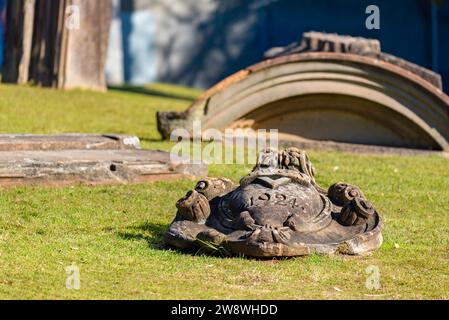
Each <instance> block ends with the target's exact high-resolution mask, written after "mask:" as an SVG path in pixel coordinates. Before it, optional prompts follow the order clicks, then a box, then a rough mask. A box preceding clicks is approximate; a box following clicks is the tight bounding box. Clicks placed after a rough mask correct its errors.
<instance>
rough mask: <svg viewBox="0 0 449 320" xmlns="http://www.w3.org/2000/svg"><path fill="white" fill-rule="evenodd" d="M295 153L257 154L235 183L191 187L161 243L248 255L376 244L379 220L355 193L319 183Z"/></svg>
mask: <svg viewBox="0 0 449 320" xmlns="http://www.w3.org/2000/svg"><path fill="white" fill-rule="evenodd" d="M314 174H315V170H314V167H313V166H312V163H311V162H310V160H309V158H308V157H307V155H306V154H305V153H304V152H302V151H300V150H299V149H296V148H289V149H286V150H284V151H282V152H280V153H279V152H277V151H271V150H268V151H267V152H264V153H261V154H260V156H259V160H258V163H257V165H256V166H255V167H254V169H253V170H252V171H251V173H250V174H248V175H247V176H245V177H243V178H242V179H241V180H240V184H239V185H238V186H233V185H232V182H231V181H230V180H228V179H225V178H206V179H203V180H201V181H199V182H198V184H197V185H196V187H195V189H194V190H192V191H189V192H188V193H187V195H186V196H185V197H183V198H181V199H180V200H179V201H178V203H177V204H176V206H177V208H178V213H177V214H176V217H175V219H174V220H173V222H172V224H171V225H170V228H169V230H168V232H167V233H166V235H165V242H166V243H167V244H168V245H171V246H175V247H178V248H187V249H193V250H198V249H200V248H206V249H211V248H215V249H216V250H220V248H221V249H223V250H225V251H226V252H230V253H232V254H235V255H240V254H243V255H245V256H253V257H284V256H300V255H306V254H310V253H314V252H315V253H326V254H332V253H345V254H362V253H366V252H369V251H372V250H375V249H377V248H379V246H380V245H381V243H382V235H381V228H382V220H381V218H380V216H379V214H378V212H377V211H376V209H375V208H374V207H373V205H372V204H371V203H370V202H369V201H368V200H367V199H366V197H365V196H364V195H363V193H362V192H361V191H360V189H359V188H357V187H355V186H351V185H348V184H343V183H336V184H334V185H332V186H331V187H330V188H329V189H328V190H325V189H323V188H321V187H320V186H318V184H317V183H316V181H315V178H314Z"/></svg>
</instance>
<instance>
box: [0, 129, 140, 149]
mask: <svg viewBox="0 0 449 320" xmlns="http://www.w3.org/2000/svg"><path fill="white" fill-rule="evenodd" d="M74 149H78V150H83V149H85V150H114V149H140V140H139V138H138V137H135V136H127V135H118V134H83V133H65V134H58V135H44V134H0V151H31V150H40V151H43V150H74Z"/></svg>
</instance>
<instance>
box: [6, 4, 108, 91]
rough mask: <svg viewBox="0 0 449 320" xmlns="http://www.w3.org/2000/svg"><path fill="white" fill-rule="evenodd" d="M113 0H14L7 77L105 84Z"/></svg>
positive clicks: (8, 29)
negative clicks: (105, 66)
mask: <svg viewBox="0 0 449 320" xmlns="http://www.w3.org/2000/svg"><path fill="white" fill-rule="evenodd" d="M111 16H112V4H111V1H110V0H95V1H92V0H51V1H48V0H10V1H8V7H7V22H6V39H5V62H4V74H3V82H10V83H19V84H22V83H28V82H31V83H34V84H37V85H41V86H46V87H56V88H74V87H81V88H89V89H97V90H104V89H105V88H106V83H105V77H104V65H105V63H106V52H107V46H108V37H109V27H110V21H111Z"/></svg>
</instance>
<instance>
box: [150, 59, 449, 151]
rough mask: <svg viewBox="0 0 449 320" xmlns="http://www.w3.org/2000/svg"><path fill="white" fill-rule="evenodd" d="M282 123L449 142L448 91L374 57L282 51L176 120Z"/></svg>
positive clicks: (323, 133)
mask: <svg viewBox="0 0 449 320" xmlns="http://www.w3.org/2000/svg"><path fill="white" fill-rule="evenodd" d="M193 120H201V121H202V128H203V129H207V128H217V129H221V130H223V129H225V128H229V127H231V128H232V127H252V128H254V129H259V128H264V129H271V128H277V129H279V132H280V133H281V134H282V135H284V136H290V137H296V138H306V139H314V140H330V141H336V142H348V143H360V144H371V145H381V146H395V147H408V148H421V149H433V150H445V151H448V150H449V142H448V141H449V97H448V96H447V95H445V94H444V93H443V92H442V91H441V90H440V89H439V88H437V87H436V86H434V85H432V84H431V83H430V82H428V81H426V80H425V79H423V78H422V77H420V76H418V75H416V74H414V73H412V72H410V71H409V70H406V69H404V68H401V67H400V66H397V65H394V64H391V63H388V62H385V61H381V60H379V59H376V58H375V57H368V56H359V55H354V54H347V53H345V54H342V53H335V52H309V53H301V54H292V55H287V56H281V57H277V58H274V59H268V60H265V61H263V62H261V63H259V64H256V65H254V66H251V67H249V68H247V69H244V70H242V71H239V72H237V73H236V74H234V75H232V76H230V77H228V78H226V79H225V80H223V81H222V82H220V83H218V84H217V85H215V86H214V87H212V88H211V89H209V90H208V91H206V92H205V94H204V95H203V96H202V97H200V98H199V99H198V100H197V101H195V102H194V103H193V104H192V105H191V106H190V107H189V108H188V109H187V110H186V111H185V112H182V113H174V112H170V113H163V112H161V113H158V126H159V131H160V132H161V134H162V135H163V136H164V137H165V138H167V137H168V136H169V132H170V131H171V130H172V129H174V128H178V127H184V128H187V129H190V127H191V124H192V121H193Z"/></svg>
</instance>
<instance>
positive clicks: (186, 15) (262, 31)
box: [0, 0, 449, 92]
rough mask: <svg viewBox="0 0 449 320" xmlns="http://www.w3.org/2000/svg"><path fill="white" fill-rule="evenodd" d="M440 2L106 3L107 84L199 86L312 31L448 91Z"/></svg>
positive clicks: (448, 9)
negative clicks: (372, 22)
mask: <svg viewBox="0 0 449 320" xmlns="http://www.w3.org/2000/svg"><path fill="white" fill-rule="evenodd" d="M13 1H14V0H13ZM448 2H449V1H448V0H435V1H433V0H377V1H375V0H367V1H365V0H258V1H256V0H221V1H219V0H113V5H114V18H113V22H112V25H111V35H110V44H109V53H108V62H107V66H106V75H107V79H108V82H109V84H113V85H119V84H123V83H130V84H136V85H140V84H144V83H149V82H155V81H157V82H168V83H175V84H182V85H187V86H194V87H199V88H206V87H209V86H211V85H212V84H214V83H216V82H217V81H219V80H221V79H223V78H224V77H226V76H228V75H230V74H232V73H233V72H235V71H237V70H239V69H241V68H244V67H246V66H248V65H251V64H254V63H256V62H258V61H260V60H261V59H262V57H263V53H264V52H265V51H266V50H267V49H269V48H271V47H273V46H284V45H287V44H289V43H291V42H293V41H296V40H298V39H300V37H301V34H302V33H303V32H305V31H310V30H314V31H325V32H335V33H339V34H348V35H353V36H363V37H368V38H376V39H379V40H380V41H381V46H382V51H384V52H388V53H391V54H394V55H397V56H399V57H402V58H404V59H406V60H409V61H411V62H414V63H417V64H420V65H422V66H424V67H427V68H429V69H432V70H434V71H437V72H439V73H440V74H441V75H442V76H443V84H444V88H445V91H446V92H449V3H448ZM372 4H374V5H377V6H378V7H379V9H380V30H368V29H366V27H365V20H366V18H367V16H368V14H366V13H365V9H366V7H367V6H368V5H372ZM4 5H5V0H0V8H2V7H4ZM2 25H3V22H1V23H0V31H1V29H2ZM0 33H1V32H0ZM1 43H2V41H1V38H0V48H1V47H2V44H1ZM0 61H1V58H0Z"/></svg>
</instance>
